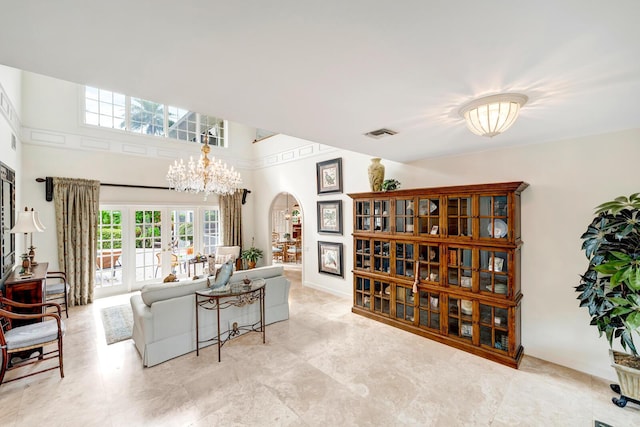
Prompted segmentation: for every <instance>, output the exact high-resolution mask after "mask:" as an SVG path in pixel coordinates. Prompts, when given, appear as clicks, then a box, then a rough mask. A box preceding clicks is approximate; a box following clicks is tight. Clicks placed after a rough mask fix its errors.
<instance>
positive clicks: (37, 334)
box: [0, 294, 65, 385]
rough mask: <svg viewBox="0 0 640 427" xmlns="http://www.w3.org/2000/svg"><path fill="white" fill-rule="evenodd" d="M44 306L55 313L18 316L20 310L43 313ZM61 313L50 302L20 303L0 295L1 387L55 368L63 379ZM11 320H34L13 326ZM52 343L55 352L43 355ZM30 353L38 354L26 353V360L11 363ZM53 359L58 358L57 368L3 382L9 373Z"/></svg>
mask: <svg viewBox="0 0 640 427" xmlns="http://www.w3.org/2000/svg"><path fill="white" fill-rule="evenodd" d="M47 307H55V308H56V309H57V313H35V314H33V313H32V314H19V312H20V311H28V310H33V309H38V308H40V310H43V309H46V308H47ZM8 309H10V310H11V311H9V310H8ZM61 314H62V308H61V307H60V304H56V303H53V302H46V303H39V304H23V303H20V302H16V301H12V300H9V299H7V298H5V297H3V296H2V294H0V348H1V349H2V353H1V354H2V356H1V357H2V359H1V360H0V363H1V366H0V385H1V384H2V383H3V382H11V381H15V380H18V379H21V378H26V377H30V376H32V375H35V374H39V373H42V372H47V371H51V370H53V369H56V368H59V369H60V378H64V368H63V359H62V337H63V336H64V332H65V326H64V323H63V322H62V320H60V316H61ZM45 318H52V319H54V320H47V321H44V320H45ZM14 320H22V321H33V322H34V323H28V324H24V325H21V326H16V327H12V324H13V321H14ZM53 344H56V345H57V349H55V350H50V351H48V352H45V347H46V346H49V345H53ZM30 351H37V352H38V354H37V355H35V356H33V355H31V354H29V355H28V357H27V358H26V359H21V360H19V361H17V362H14V361H13V360H12V359H14V358H16V356H17V355H18V354H20V355H22V354H28V353H25V352H30ZM56 358H57V359H58V364H57V365H56V366H50V367H46V368H44V369H41V370H39V371H30V372H29V373H28V374H24V375H21V376H19V377H15V378H12V379H10V380H8V381H4V376H5V374H6V373H7V372H8V371H12V370H14V369H19V368H22V367H25V366H28V365H33V364H35V363H39V362H42V361H45V360H51V359H56Z"/></svg>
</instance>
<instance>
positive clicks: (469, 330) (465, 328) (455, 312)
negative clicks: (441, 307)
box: [447, 297, 473, 341]
mask: <svg viewBox="0 0 640 427" xmlns="http://www.w3.org/2000/svg"><path fill="white" fill-rule="evenodd" d="M447 307H448V310H447V317H448V334H449V336H450V337H459V338H464V339H466V340H469V341H471V339H472V338H473V301H471V300H465V299H459V298H452V297H449V301H448V305H447Z"/></svg>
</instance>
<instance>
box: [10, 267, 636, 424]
mask: <svg viewBox="0 0 640 427" xmlns="http://www.w3.org/2000/svg"><path fill="white" fill-rule="evenodd" d="M286 274H287V276H288V277H289V278H290V279H291V280H292V287H291V296H290V319H289V320H288V321H285V322H280V323H277V324H274V325H270V326H268V327H267V343H266V344H262V342H261V337H260V335H259V334H248V335H245V336H242V337H240V338H238V339H236V340H234V341H231V342H230V343H228V344H227V345H225V346H224V347H223V348H222V362H221V363H218V362H217V359H216V349H215V348H214V347H208V348H206V349H204V350H203V351H201V352H200V356H199V357H196V354H195V352H193V353H190V354H187V355H185V356H182V357H178V358H176V359H173V360H170V361H168V362H165V363H162V364H160V365H158V366H155V367H152V368H143V367H142V361H141V358H140V355H139V354H138V353H137V351H136V349H135V347H134V345H133V341H131V340H126V341H122V342H119V343H116V344H112V345H109V346H107V345H106V342H105V338H104V332H103V328H102V325H101V320H100V308H101V307H105V306H109V305H117V304H122V303H123V302H125V303H126V302H128V296H119V297H113V298H107V299H101V300H98V301H96V302H95V303H94V304H92V305H89V306H83V307H73V308H72V309H71V310H70V313H69V315H70V318H69V319H68V320H67V321H66V323H67V334H66V336H65V340H64V356H65V357H64V364H65V378H64V379H60V376H59V373H58V371H50V372H48V373H45V374H40V375H36V376H34V377H31V378H28V379H26V380H19V381H16V382H13V383H9V384H3V385H2V386H0V425H1V426H25V427H26V426H28V427H31V426H36V425H46V426H48V427H51V426H83V427H85V426H127V427H133V426H154V427H155V426H203V427H204V426H359V425H363V426H364V425H366V426H399V425H409V426H456V425H465V426H584V427H587V426H593V425H594V420H599V421H602V422H605V423H607V424H609V425H612V426H616V427H625V426H632V425H640V407H639V406H637V405H634V404H633V403H630V404H628V406H627V407H626V408H624V409H620V408H618V407H616V406H614V405H613V404H612V403H611V400H610V399H611V397H613V396H614V393H613V392H611V391H610V390H609V384H608V381H606V380H604V379H600V378H595V377H592V376H590V375H587V374H583V373H580V372H576V371H572V370H570V369H567V368H563V367H560V366H557V365H554V364H551V363H547V362H544V361H542V360H539V359H535V358H532V357H528V356H525V357H524V359H523V362H522V364H521V367H520V369H519V370H515V369H511V368H507V367H504V366H502V365H499V364H497V363H493V362H490V361H487V360H484V359H482V358H480V357H476V356H473V355H471V354H467V353H465V352H462V351H459V350H456V349H453V348H451V347H447V346H445V345H442V344H439V343H436V342H433V341H430V340H428V339H424V338H421V337H419V336H416V335H413V334H410V333H407V332H404V331H400V330H398V329H395V328H392V327H390V326H386V325H383V324H381V323H378V322H375V321H372V320H369V319H366V318H363V317H361V316H357V315H354V314H352V313H351V311H350V308H351V301H350V300H349V299H345V298H338V297H335V296H333V295H329V294H326V293H323V292H319V291H316V290H313V289H309V288H302V286H301V283H300V277H301V270H300V269H287V273H286ZM525 351H526V349H525Z"/></svg>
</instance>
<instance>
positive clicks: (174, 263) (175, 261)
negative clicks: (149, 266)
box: [153, 252, 182, 277]
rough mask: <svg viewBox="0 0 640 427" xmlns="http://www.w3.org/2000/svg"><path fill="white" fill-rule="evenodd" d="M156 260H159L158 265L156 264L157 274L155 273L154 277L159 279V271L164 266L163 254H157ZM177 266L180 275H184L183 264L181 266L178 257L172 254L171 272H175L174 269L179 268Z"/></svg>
mask: <svg viewBox="0 0 640 427" xmlns="http://www.w3.org/2000/svg"><path fill="white" fill-rule="evenodd" d="M156 258H157V260H158V263H157V264H156V272H155V273H154V275H153V277H157V276H158V269H159V268H160V266H161V265H162V253H161V252H156ZM177 266H179V267H180V273H182V264H180V261H179V259H178V255H176V254H171V271H172V272H173V267H177Z"/></svg>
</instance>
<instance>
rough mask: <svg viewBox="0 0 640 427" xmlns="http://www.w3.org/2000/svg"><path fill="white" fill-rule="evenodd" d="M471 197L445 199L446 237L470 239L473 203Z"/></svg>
mask: <svg viewBox="0 0 640 427" xmlns="http://www.w3.org/2000/svg"><path fill="white" fill-rule="evenodd" d="M471 200H472V198H471V196H450V197H448V198H447V235H448V236H468V237H471V233H472V231H473V226H472V215H473V210H472V207H473V203H472V201H471Z"/></svg>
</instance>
